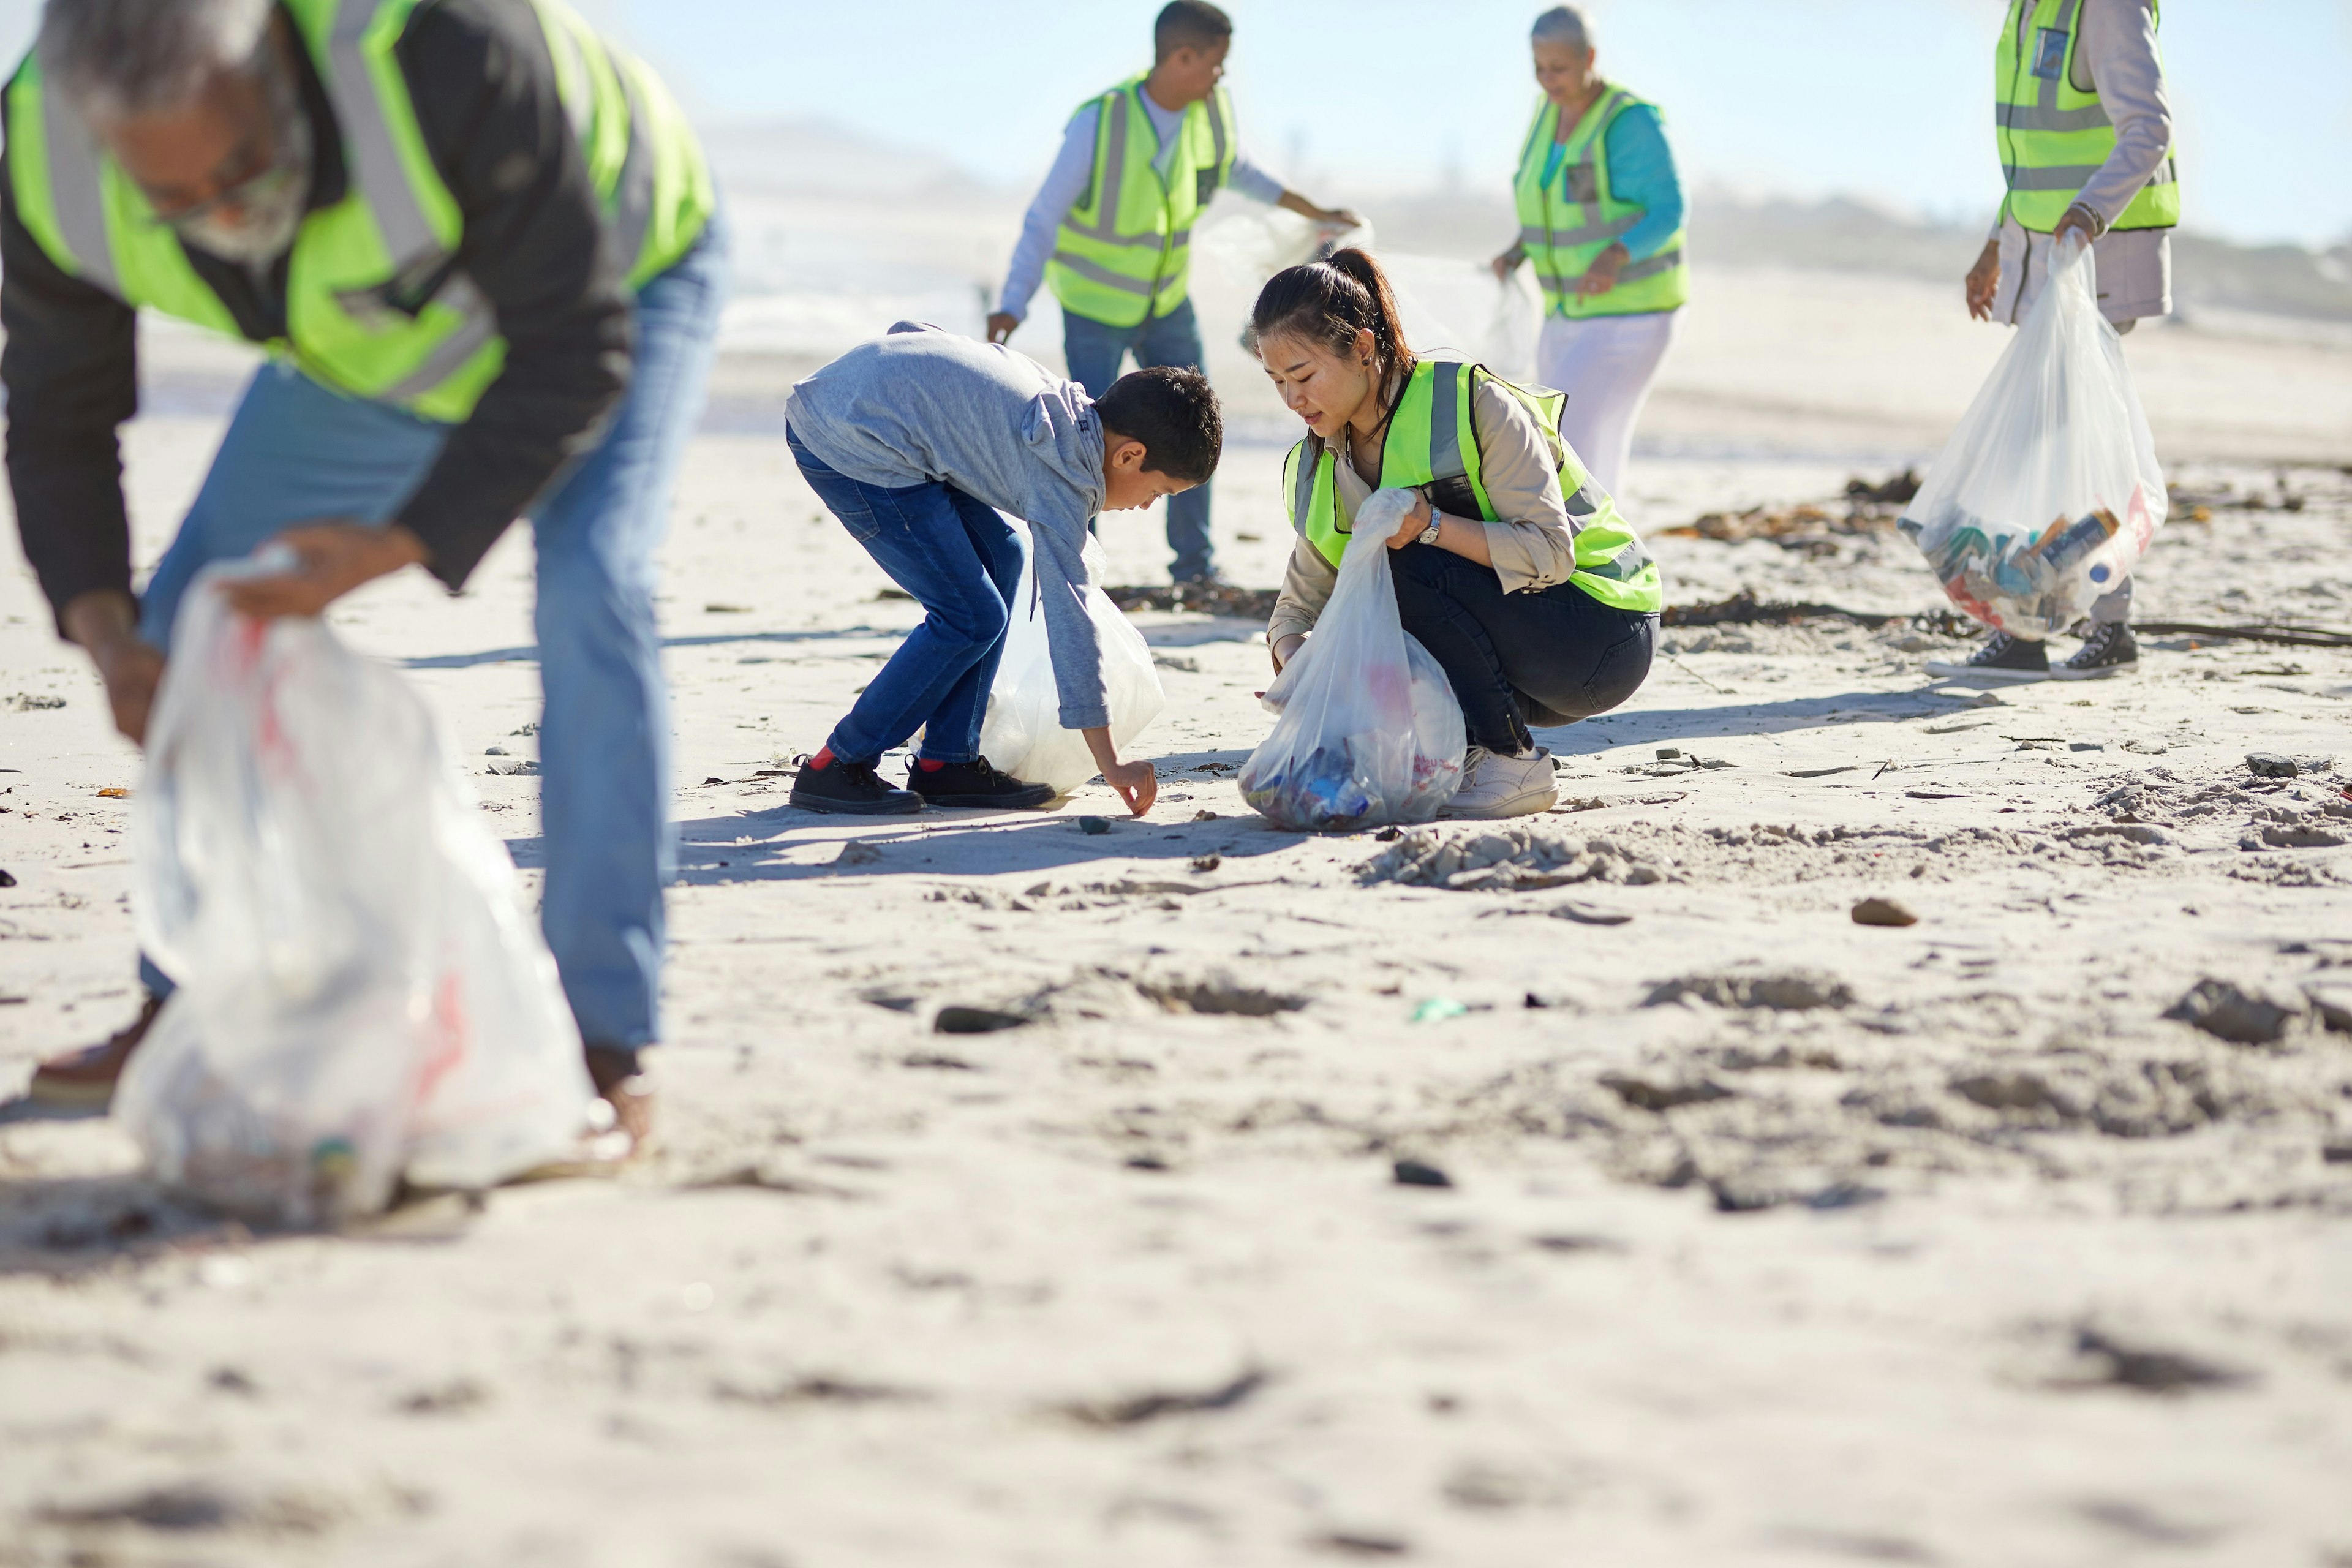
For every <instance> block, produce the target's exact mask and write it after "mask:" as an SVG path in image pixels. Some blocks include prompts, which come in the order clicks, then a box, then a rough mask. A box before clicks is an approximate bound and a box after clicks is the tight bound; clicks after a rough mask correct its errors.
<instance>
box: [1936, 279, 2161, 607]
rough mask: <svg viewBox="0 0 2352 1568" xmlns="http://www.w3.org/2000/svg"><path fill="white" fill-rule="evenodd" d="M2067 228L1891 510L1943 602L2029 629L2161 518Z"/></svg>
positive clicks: (2151, 451) (2115, 351) (2143, 447)
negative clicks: (1903, 500) (2036, 294)
mask: <svg viewBox="0 0 2352 1568" xmlns="http://www.w3.org/2000/svg"><path fill="white" fill-rule="evenodd" d="M2095 268H2096V263H2095V260H2094V259H2093V257H2092V255H2091V252H2090V250H2089V248H2088V247H2085V246H2084V245H2083V244H2082V243H2081V242H2080V241H2079V240H2075V239H2072V238H2070V239H2069V240H2068V241H2067V242H2066V243H2065V244H2064V245H2063V246H2062V247H2059V250H2058V255H2057V259H2056V261H2055V263H2054V264H2053V267H2052V268H2051V273H2050V283H2049V286H2048V287H2047V288H2045V289H2042V297H2041V298H2040V299H2039V300H2035V301H2034V304H2033V308H2032V310H2029V311H2027V312H2026V316H2025V324H2024V325H2023V326H2021V327H2020V328H2018V330H2017V336H2016V338H2015V340H2014V341H2012V342H2011V343H2010V345H2009V349H2008V351H2007V352H2006V353H2003V354H2002V355H2001V357H2000V363H1998V364H1996V365H1995V366H1994V367H1993V373H1992V375H1991V377H1990V379H1989V380H1988V381H1987V382H1986V383H1985V384H1984V389H1983V390H1982V391H1981V392H1979V393H1978V394H1977V397H1976V401H1975V402H1974V403H1972V404H1970V405H1969V411H1968V413H1967V414H1966V415H1965V416H1962V417H1961V419H1960V424H1959V428H1958V429H1957V430H1955V431H1954V432H1953V433H1952V438H1951V439H1950V440H1949V441H1948V442H1946V443H1945V446H1944V450H1943V453H1942V454H1941V455H1940V456H1939V457H1937V459H1936V466H1935V467H1934V468H1931V469H1929V470H1928V473H1927V483H1926V484H1924V485H1922V486H1921V487H1920V489H1919V493H1918V495H1917V496H1916V497H1914V498H1913V500H1912V501H1911V504H1910V506H1909V507H1907V508H1906V509H1905V510H1904V513H1903V519H1902V524H1901V526H1902V528H1903V531H1905V532H1906V533H1907V534H1909V535H1910V536H1911V538H1912V539H1913V540H1914V541H1915V542H1916V543H1917V544H1918V546H1919V548H1920V549H1921V550H1922V551H1923V552H1926V554H1927V560H1928V563H1929V564H1931V565H1932V566H1933V567H1934V568H1935V572H1936V575H1937V579H1938V580H1940V581H1941V582H1942V583H1943V584H1944V592H1945V593H1947V594H1948V595H1951V599H1952V602H1953V603H1954V604H1956V605H1959V607H1960V608H1961V609H1963V610H1966V611H1967V612H1968V613H1969V615H1971V616H1975V617H1976V618H1977V619H1978V620H1980V621H1982V622H1984V623H1985V625H1987V626H1992V627H1994V628H1996V629H1998V630H2000V631H2004V632H2008V633H2010V634H2011V635H2012V636H2014V637H2026V638H2029V639H2032V640H2035V641H2039V640H2040V639H2041V638H2042V637H2047V636H2049V635H2050V634H2051V633H2053V632H2060V631H2063V630H2065V629H2066V627H2068V626H2072V625H2073V624H2074V622H2075V621H2077V620H2079V619H2081V618H2082V617H2083V616H2085V615H2087V614H2088V613H2089V612H2090V608H2091V605H2092V603H2093V601H2095V600H2096V599H2097V598H2098V597H2099V596H2100V595H2103V594H2106V593H2108V592H2110V591H2111V590H2113V589H2115V588H2116V587H2118V586H2120V585H2121V584H2122V583H2123V582H2124V580H2125V579H2126V577H2128V576H2129V575H2130V574H2131V570H2132V567H2133V565H2134V564H2135V563H2137V561H2138V560H2139V557H2140V552H2142V551H2144V550H2146V549H2147V542H2148V538H2149V536H2150V535H2152V534H2153V533H2155V531H2157V529H2158V526H2160V525H2161V524H2162V523H2163V521H2164V516H2165V510H2166V500H2165V493H2164V471H2163V470H2162V469H2161V468H2158V466H2157V462H2156V446H2155V443H2154V442H2153V441H2151V440H2150V439H2149V437H2148V433H2147V415H2146V414H2145V413H2143V412H2142V411H2141V409H2140V405H2139V395H2138V394H2137V393H2136V392H2134V391H2133V390H2132V382H2131V374H2130V373H2129V372H2128V371H2127V370H2126V369H2125V367H2124V353H2123V339H2122V338H2121V337H2119V336H2118V335H2117V334H2116V330H2115V328H2113V327H2111V326H2109V325H2108V324H2107V322H2106V321H2105V319H2103V318H2102V317H2101V316H2100V314H2099V307H2098V299H2097V293H2098V289H2097V280H2096V279H2097V274H2096V270H2095Z"/></svg>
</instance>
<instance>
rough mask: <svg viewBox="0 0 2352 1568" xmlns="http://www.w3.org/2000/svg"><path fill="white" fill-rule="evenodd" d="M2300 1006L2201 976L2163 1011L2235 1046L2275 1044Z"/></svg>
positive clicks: (2291, 1021) (2282, 1035) (2170, 1016)
mask: <svg viewBox="0 0 2352 1568" xmlns="http://www.w3.org/2000/svg"><path fill="white" fill-rule="evenodd" d="M2300 1011H2301V1009H2299V1008H2292V1007H2283V1006H2281V1005H2279V1004H2278V1003H2276V1002H2273V1001H2272V1000H2271V999H2270V998H2269V997H2267V996H2264V995H2262V994H2259V993H2255V992H2249V991H2243V990H2241V989H2240V988H2239V987H2237V986H2235V985H2232V984H2230V983H2229V982H2228V981H2226V980H2214V979H2210V978H2208V979H2204V980H2200V981H2199V982H2198V983H2197V984H2194V985H2192V986H2190V987H2189V994H2187V995H2185V996H2183V997H2181V999H2180V1000H2179V1001H2178V1002H2176V1003H2174V1004H2173V1005H2171V1006H2170V1007H2168V1008H2167V1009H2166V1010H2165V1014H2164V1016H2166V1017H2168V1018H2174V1019H2178V1020H2179V1021H2180V1022H2181V1023H2184V1024H2192V1025H2194V1026H2197V1027H2198V1028H2200V1029H2202V1030H2204V1031H2205V1032H2206V1033H2207V1034H2209V1035H2210V1036H2212V1037H2214V1038H2215V1039H2217V1040H2227V1041H2229V1042H2230V1043H2231V1045H2237V1046H2268V1045H2274V1044H2276V1043H2277V1042H2278V1041H2279V1040H2281V1039H2283V1038H2284V1037H2285V1035H2286V1031H2287V1026H2288V1025H2290V1024H2292V1023H2293V1022H2294V1020H2295V1017H2296V1016H2297V1015H2298V1014H2299V1013H2300Z"/></svg>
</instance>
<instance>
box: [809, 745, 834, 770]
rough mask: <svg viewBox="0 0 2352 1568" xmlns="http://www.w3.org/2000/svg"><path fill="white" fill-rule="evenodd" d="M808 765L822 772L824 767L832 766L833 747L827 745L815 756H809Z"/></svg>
mask: <svg viewBox="0 0 2352 1568" xmlns="http://www.w3.org/2000/svg"><path fill="white" fill-rule="evenodd" d="M808 765H809V766H810V767H812V768H814V769H815V770H816V771H817V772H819V773H823V772H824V770H825V769H827V768H829V767H831V766H833V748H832V747H831V746H827V747H825V748H824V750H823V751H821V752H818V753H817V754H816V755H815V756H814V757H811V758H810V759H809V760H808Z"/></svg>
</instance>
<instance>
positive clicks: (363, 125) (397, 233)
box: [326, 0, 445, 277]
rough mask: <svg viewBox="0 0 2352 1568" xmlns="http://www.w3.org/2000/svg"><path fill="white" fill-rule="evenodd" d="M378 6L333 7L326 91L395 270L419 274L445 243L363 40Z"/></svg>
mask: <svg viewBox="0 0 2352 1568" xmlns="http://www.w3.org/2000/svg"><path fill="white" fill-rule="evenodd" d="M376 7H377V0H341V4H340V5H337V6H336V7H335V25H334V30H333V32H332V33H331V34H330V35H329V37H328V40H327V76H326V88H327V96H328V98H329V99H330V100H332V102H333V104H334V109H335V119H336V121H338V122H339V123H340V126H341V131H342V133H343V149H344V152H345V153H346V154H347V155H348V156H349V157H350V159H351V161H352V174H354V175H355V176H356V177H357V184H358V185H359V188H360V196H361V199H362V200H363V201H365V202H366V203H367V205H368V206H369V208H370V210H371V211H373V213H374V214H375V222H376V227H377V229H378V230H380V231H381V232H382V234H383V244H384V248H385V249H387V250H389V251H391V252H392V265H393V270H394V272H395V273H398V274H401V275H403V276H407V277H415V276H418V275H420V274H422V273H424V272H426V271H429V270H430V264H429V263H428V264H427V265H425V266H419V265H418V264H419V262H420V261H424V260H425V258H433V260H435V261H437V260H438V258H440V257H441V256H442V255H443V254H445V248H444V247H443V246H442V244H441V240H440V237H438V236H436V234H435V233H434V232H433V226H432V225H431V224H429V223H427V222H426V221H425V209H424V208H423V207H421V206H419V205H417V202H416V192H415V189H414V188H413V187H412V186H411V185H410V184H409V183H408V171H407V170H406V169H404V168H403V167H402V166H401V162H400V153H399V151H398V149H396V148H394V146H393V144H392V128H391V127H390V126H389V125H388V124H386V123H385V116H384V108H383V99H382V98H380V97H379V96H378V95H377V93H376V89H375V78H374V76H373V74H372V73H370V71H369V70H368V64H367V54H366V51H365V50H364V49H363V48H362V46H361V40H362V39H363V38H364V37H366V36H367V31H368V28H369V26H372V25H373V23H374V21H375V14H376Z"/></svg>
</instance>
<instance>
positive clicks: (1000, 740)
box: [980, 518, 1168, 795]
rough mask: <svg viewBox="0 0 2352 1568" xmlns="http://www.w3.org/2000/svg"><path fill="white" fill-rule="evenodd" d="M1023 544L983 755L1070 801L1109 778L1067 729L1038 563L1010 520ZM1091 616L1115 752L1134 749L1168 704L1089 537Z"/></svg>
mask: <svg viewBox="0 0 2352 1568" xmlns="http://www.w3.org/2000/svg"><path fill="white" fill-rule="evenodd" d="M1005 521H1007V522H1010V523H1012V524H1013V531H1014V532H1016V533H1018V534H1019V535H1020V536H1021V552H1022V563H1021V585H1020V587H1019V588H1018V589H1017V590H1015V592H1014V595H1013V605H1012V606H1011V608H1012V613H1013V624H1012V625H1011V626H1009V627H1007V628H1006V630H1005V633H1004V650H1003V653H1001V654H1000V655H998V657H997V661H996V680H995V683H994V684H993V685H992V686H991V687H990V688H989V689H988V713H987V716H986V718H985V719H983V720H982V723H981V727H980V754H981V755H982V756H983V757H986V758H987V759H988V760H989V761H990V762H992V763H995V764H996V765H997V766H998V767H1000V768H1002V769H1003V770H1004V772H1006V773H1010V774H1012V775H1013V777H1014V778H1016V779H1024V780H1026V781H1027V782H1029V783H1031V784H1052V785H1053V786H1054V793H1055V794H1056V795H1067V794H1069V793H1070V792H1071V791H1072V790H1074V789H1076V788H1077V787H1078V786H1079V785H1080V784H1085V783H1086V782H1087V780H1088V779H1090V778H1092V777H1094V776H1095V775H1096V774H1097V773H1100V772H1101V771H1102V770H1101V768H1099V767H1098V766H1097V765H1096V763H1095V754H1094V752H1091V751H1089V750H1088V749H1087V737H1086V734H1085V732H1084V731H1078V730H1065V729H1063V728H1062V697H1061V692H1060V690H1059V689H1057V688H1056V687H1055V684H1054V654H1053V649H1052V648H1051V647H1048V646H1047V644H1046V640H1045V609H1044V607H1043V606H1042V605H1039V604H1038V602H1037V555H1036V548H1035V545H1034V542H1033V541H1032V540H1031V539H1030V537H1029V525H1028V524H1027V523H1025V522H1022V521H1019V520H1017V519H1014V518H1007V519H1005ZM1085 559H1086V565H1087V618H1088V619H1090V620H1092V621H1093V622H1094V624H1095V642H1096V645H1097V647H1100V648H1101V649H1102V672H1103V689H1104V691H1105V693H1106V694H1107V696H1108V700H1109V705H1110V739H1111V744H1113V745H1115V746H1118V747H1119V748H1120V749H1121V750H1122V751H1124V750H1125V748H1126V747H1127V745H1128V743H1129V742H1131V741H1133V740H1134V739H1135V738H1136V737H1137V736H1138V735H1140V734H1141V733H1143V731H1144V729H1145V727H1146V726H1148V725H1149V724H1150V722H1151V721H1153V720H1154V719H1157V718H1158V717H1159V716H1160V709H1162V708H1164V707H1166V706H1167V704H1168V692H1167V689H1165V688H1164V687H1162V686H1161V685H1160V670H1159V668H1158V667H1157V666H1155V665H1154V664H1153V663H1152V662H1151V647H1150V644H1148V643H1146V642H1145V641H1144V640H1143V634H1142V633H1141V632H1139V631H1137V630H1136V629H1135V625H1134V623H1133V622H1131V621H1129V619H1128V618H1127V617H1126V616H1124V615H1122V614H1120V613H1119V608H1118V605H1114V604H1112V603H1111V602H1110V595H1108V594H1106V593H1104V592H1103V589H1102V581H1103V576H1104V574H1105V573H1106V572H1107V571H1108V564H1107V563H1106V562H1105V561H1104V559H1103V550H1102V545H1101V543H1100V542H1097V540H1096V539H1095V538H1094V536H1093V535H1091V534H1089V535H1087V544H1086V551H1085Z"/></svg>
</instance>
